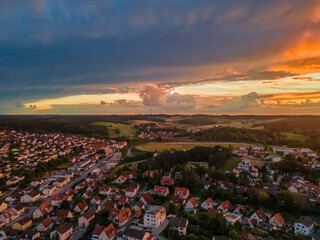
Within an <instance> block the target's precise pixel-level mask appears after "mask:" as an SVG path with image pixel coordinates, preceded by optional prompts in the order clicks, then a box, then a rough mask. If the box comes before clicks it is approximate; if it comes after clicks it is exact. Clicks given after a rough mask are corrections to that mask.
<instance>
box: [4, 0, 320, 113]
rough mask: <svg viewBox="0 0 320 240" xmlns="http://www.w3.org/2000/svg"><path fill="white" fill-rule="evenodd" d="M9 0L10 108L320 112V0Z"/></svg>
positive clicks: (7, 85)
mask: <svg viewBox="0 0 320 240" xmlns="http://www.w3.org/2000/svg"><path fill="white" fill-rule="evenodd" d="M134 2H135V1H124V2H123V3H117V2H116V1H100V0H98V1H93V2H91V1H78V2H77V4H76V5H73V4H71V3H69V2H67V1H60V0H58V1H24V2H23V3H19V4H18V3H16V2H15V1H4V3H3V4H2V7H1V8H0V14H1V18H0V32H1V33H0V43H1V44H0V51H1V54H0V81H1V86H0V92H1V94H0V96H1V103H0V113H1V114H124V113H129V112H130V113H132V114H141V113H142V114H143V113H150V112H153V113H169V114H174V113H190V114H193V113H207V114H240V113H241V114H242V113H244V114H277V113H279V114H319V113H320V111H319V110H320V14H319V10H320V2H319V1H311V0H306V1H295V0H294V1H291V0H283V1H276V0H272V1H271V2H270V1H263V2H260V3H258V2H257V1H254V0H246V1H242V2H241V4H239V3H237V2H236V1H231V2H229V1H228V2H223V3H222V2H218V1H204V2H201V3H199V2H197V1H185V2H179V1H170V2H166V1H139V2H135V3H134Z"/></svg>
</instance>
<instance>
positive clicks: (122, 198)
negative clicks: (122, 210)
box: [116, 196, 129, 205]
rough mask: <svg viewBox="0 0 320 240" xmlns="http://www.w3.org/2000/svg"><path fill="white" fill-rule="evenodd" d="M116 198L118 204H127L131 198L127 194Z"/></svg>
mask: <svg viewBox="0 0 320 240" xmlns="http://www.w3.org/2000/svg"><path fill="white" fill-rule="evenodd" d="M116 200H117V201H118V204H120V205H125V204H127V203H128V202H129V198H127V197H126V196H120V197H117V198H116Z"/></svg>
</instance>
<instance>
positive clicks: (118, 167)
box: [112, 159, 147, 173]
mask: <svg viewBox="0 0 320 240" xmlns="http://www.w3.org/2000/svg"><path fill="white" fill-rule="evenodd" d="M145 161H147V160H146V159H145V160H141V161H136V162H131V163H124V164H121V165H118V166H116V167H115V168H114V169H113V170H112V172H113V173H115V172H116V171H118V170H119V169H121V168H123V167H125V166H128V167H129V168H130V170H133V171H136V170H137V167H138V164H139V163H141V162H145Z"/></svg>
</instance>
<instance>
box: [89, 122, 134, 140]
mask: <svg viewBox="0 0 320 240" xmlns="http://www.w3.org/2000/svg"><path fill="white" fill-rule="evenodd" d="M93 124H94V125H99V126H105V127H107V128H108V132H109V134H110V137H111V138H113V137H120V136H125V137H131V136H134V135H135V134H136V130H135V129H134V128H133V126H132V125H130V124H123V123H113V122H95V123H93Z"/></svg>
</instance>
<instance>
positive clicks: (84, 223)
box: [78, 210, 95, 228]
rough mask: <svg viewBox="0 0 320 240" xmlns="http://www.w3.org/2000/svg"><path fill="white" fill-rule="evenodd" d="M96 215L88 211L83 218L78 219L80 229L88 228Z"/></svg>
mask: <svg viewBox="0 0 320 240" xmlns="http://www.w3.org/2000/svg"><path fill="white" fill-rule="evenodd" d="M94 218H95V213H94V212H93V211H90V210H89V211H88V212H86V213H85V214H83V216H81V217H80V218H78V225H79V227H82V228H86V227H88V226H89V224H90V223H91V222H92V221H93V220H94Z"/></svg>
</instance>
